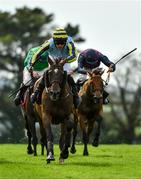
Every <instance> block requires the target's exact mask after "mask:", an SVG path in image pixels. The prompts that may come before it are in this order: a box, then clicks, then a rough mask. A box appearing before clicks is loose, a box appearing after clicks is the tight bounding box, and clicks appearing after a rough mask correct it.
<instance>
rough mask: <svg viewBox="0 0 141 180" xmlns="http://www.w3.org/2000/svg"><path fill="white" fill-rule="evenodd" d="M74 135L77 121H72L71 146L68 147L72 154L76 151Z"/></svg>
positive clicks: (75, 134)
mask: <svg viewBox="0 0 141 180" xmlns="http://www.w3.org/2000/svg"><path fill="white" fill-rule="evenodd" d="M76 136H77V121H75V122H74V126H73V132H72V146H71V149H70V152H71V153H72V154H74V153H76V148H75V141H76Z"/></svg>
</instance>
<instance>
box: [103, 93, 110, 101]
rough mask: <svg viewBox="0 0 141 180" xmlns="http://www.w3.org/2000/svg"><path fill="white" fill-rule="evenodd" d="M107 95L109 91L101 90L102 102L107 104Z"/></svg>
mask: <svg viewBox="0 0 141 180" xmlns="http://www.w3.org/2000/svg"><path fill="white" fill-rule="evenodd" d="M108 96H109V93H107V92H106V91H105V90H104V91H103V104H108V103H109V102H110V101H109V99H108V98H107V97H108Z"/></svg>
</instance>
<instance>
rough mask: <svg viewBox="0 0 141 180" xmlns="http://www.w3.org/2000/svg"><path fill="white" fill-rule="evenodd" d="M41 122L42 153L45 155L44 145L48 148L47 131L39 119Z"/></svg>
mask: <svg viewBox="0 0 141 180" xmlns="http://www.w3.org/2000/svg"><path fill="white" fill-rule="evenodd" d="M39 124H40V134H41V139H40V141H41V155H44V147H46V149H47V142H46V132H45V129H44V127H43V125H42V122H41V121H39Z"/></svg>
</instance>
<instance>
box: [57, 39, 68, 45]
mask: <svg viewBox="0 0 141 180" xmlns="http://www.w3.org/2000/svg"><path fill="white" fill-rule="evenodd" d="M66 41H67V39H63V38H62V39H54V43H55V45H59V44H61V45H65V44H66Z"/></svg>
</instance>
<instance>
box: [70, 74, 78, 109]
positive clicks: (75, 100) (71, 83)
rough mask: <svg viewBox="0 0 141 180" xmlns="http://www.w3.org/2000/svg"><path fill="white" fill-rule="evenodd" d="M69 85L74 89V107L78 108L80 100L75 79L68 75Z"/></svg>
mask: <svg viewBox="0 0 141 180" xmlns="http://www.w3.org/2000/svg"><path fill="white" fill-rule="evenodd" d="M68 83H69V85H70V86H71V88H72V93H73V104H74V107H75V108H78V106H79V104H80V98H79V96H78V91H77V86H76V84H75V82H74V80H73V78H72V77H71V76H70V75H68Z"/></svg>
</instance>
